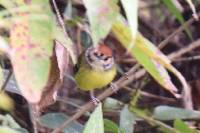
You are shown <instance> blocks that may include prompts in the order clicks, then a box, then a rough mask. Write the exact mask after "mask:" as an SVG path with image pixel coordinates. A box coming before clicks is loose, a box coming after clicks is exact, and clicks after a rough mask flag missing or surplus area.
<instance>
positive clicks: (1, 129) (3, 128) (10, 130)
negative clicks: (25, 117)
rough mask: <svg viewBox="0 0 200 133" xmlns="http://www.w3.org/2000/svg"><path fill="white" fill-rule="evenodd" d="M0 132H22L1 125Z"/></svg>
mask: <svg viewBox="0 0 200 133" xmlns="http://www.w3.org/2000/svg"><path fill="white" fill-rule="evenodd" d="M0 133H20V132H19V131H17V130H14V129H11V128H9V127H6V126H0Z"/></svg>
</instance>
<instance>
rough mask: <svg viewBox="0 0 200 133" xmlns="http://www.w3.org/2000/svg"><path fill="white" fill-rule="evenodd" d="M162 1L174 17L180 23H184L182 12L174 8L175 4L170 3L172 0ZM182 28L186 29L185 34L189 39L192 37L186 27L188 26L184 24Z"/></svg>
mask: <svg viewBox="0 0 200 133" xmlns="http://www.w3.org/2000/svg"><path fill="white" fill-rule="evenodd" d="M162 2H163V3H164V4H165V5H166V7H167V8H168V10H169V11H170V12H171V13H172V14H173V15H174V16H175V17H176V19H177V20H178V21H179V22H180V23H181V24H184V22H185V20H184V18H183V16H182V14H181V13H180V11H179V10H178V9H177V8H176V6H175V5H174V4H173V3H172V1H171V0H162ZM184 28H185V31H186V33H187V35H188V36H189V37H190V39H192V34H191V32H190V30H189V29H188V27H186V26H184Z"/></svg>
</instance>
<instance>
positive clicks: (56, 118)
mask: <svg viewBox="0 0 200 133" xmlns="http://www.w3.org/2000/svg"><path fill="white" fill-rule="evenodd" d="M69 118H70V117H69V116H66V115H65V114H63V113H48V114H45V115H43V116H41V117H40V120H39V123H40V124H41V125H42V126H44V127H47V128H50V129H55V128H56V127H58V126H59V125H61V124H62V123H63V122H65V121H66V120H67V119H69ZM63 131H64V133H75V132H76V133H81V132H83V126H82V125H81V124H80V123H78V122H72V123H71V124H69V126H68V127H66V128H65V129H64V130H63Z"/></svg>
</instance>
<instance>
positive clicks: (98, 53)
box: [75, 44, 116, 104]
mask: <svg viewBox="0 0 200 133" xmlns="http://www.w3.org/2000/svg"><path fill="white" fill-rule="evenodd" d="M115 75H116V65H115V62H114V57H113V53H112V50H111V49H110V48H109V47H108V46H106V45H105V44H100V45H98V46H96V47H94V46H91V47H89V48H88V49H87V50H86V51H85V52H84V54H82V56H81V58H80V62H79V69H78V71H77V73H76V74H75V80H76V83H77V86H78V87H79V88H80V89H81V90H84V91H90V96H91V99H92V101H93V102H94V104H97V102H99V100H98V99H97V98H95V96H94V91H93V90H94V89H101V88H103V87H105V86H107V85H108V84H109V83H111V82H112V80H113V79H114V77H115Z"/></svg>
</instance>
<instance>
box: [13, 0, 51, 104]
mask: <svg viewBox="0 0 200 133" xmlns="http://www.w3.org/2000/svg"><path fill="white" fill-rule="evenodd" d="M21 4H22V3H19V5H21ZM31 4H36V5H37V4H38V5H43V8H41V9H40V10H37V12H35V13H38V14H44V16H45V18H41V19H31V16H29V14H28V13H23V12H21V13H17V14H13V16H20V19H18V20H13V22H12V23H13V25H12V28H11V36H10V44H11V47H12V51H13V52H12V54H11V61H12V65H13V68H14V74H15V77H16V80H17V83H18V85H19V87H20V89H21V92H22V94H23V95H24V96H25V98H26V99H27V100H28V101H29V102H31V103H37V102H39V100H40V97H41V92H42V89H43V88H44V87H45V85H46V83H47V81H48V76H49V71H50V57H51V55H52V50H53V23H52V22H53V18H52V12H51V10H50V7H49V1H48V0H43V1H38V0H32V2H31V3H24V5H25V6H31ZM22 5H23V4H22Z"/></svg>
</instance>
